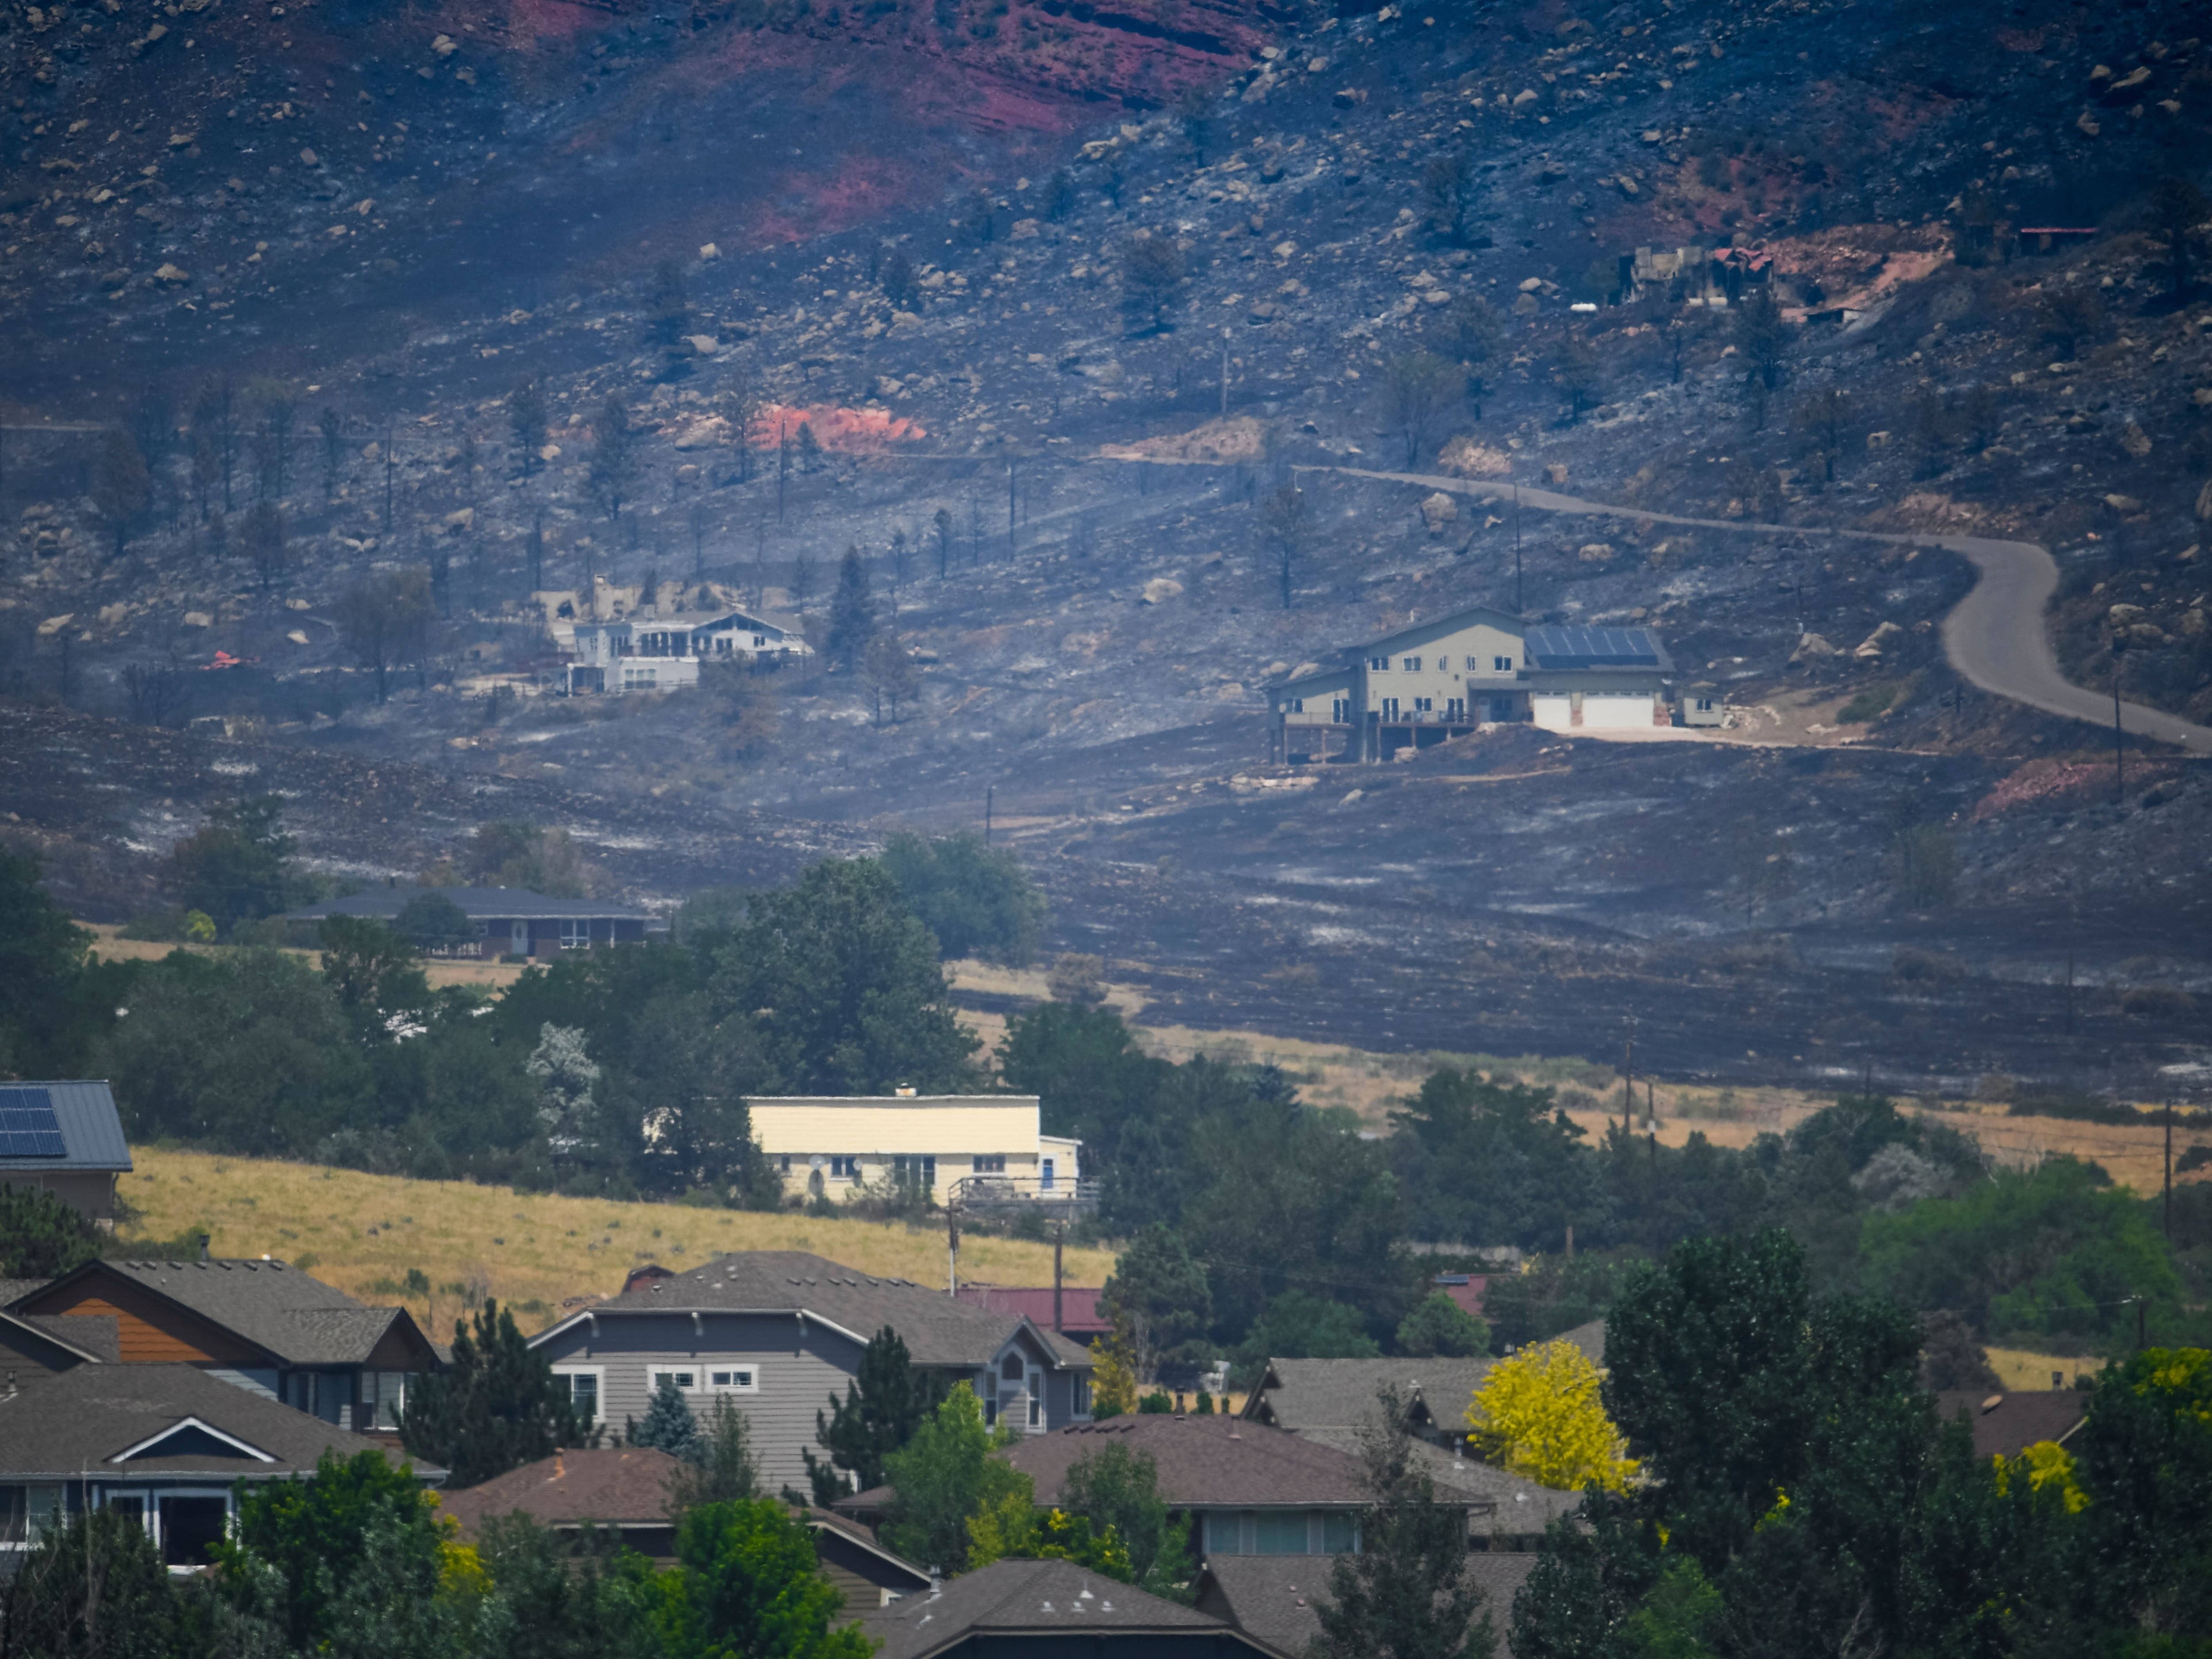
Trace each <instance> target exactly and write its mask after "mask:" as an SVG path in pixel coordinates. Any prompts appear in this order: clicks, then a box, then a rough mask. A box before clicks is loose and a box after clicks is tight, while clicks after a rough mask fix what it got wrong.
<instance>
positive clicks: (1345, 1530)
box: [1321, 1510, 1359, 1555]
mask: <svg viewBox="0 0 2212 1659" xmlns="http://www.w3.org/2000/svg"><path fill="white" fill-rule="evenodd" d="M1358 1524H1359V1523H1358V1517H1357V1516H1354V1515H1352V1512H1351V1511H1350V1510H1322V1512H1321V1553H1322V1554H1323V1555H1350V1554H1352V1553H1355V1552H1356V1551H1357V1550H1358V1548H1359V1531H1358Z"/></svg>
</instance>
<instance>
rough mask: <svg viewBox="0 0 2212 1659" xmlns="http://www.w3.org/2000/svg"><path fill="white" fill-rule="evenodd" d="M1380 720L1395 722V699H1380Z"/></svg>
mask: <svg viewBox="0 0 2212 1659" xmlns="http://www.w3.org/2000/svg"><path fill="white" fill-rule="evenodd" d="M1397 718H1398V700H1397V698H1395V697H1385V698H1383V719H1384V720H1396V719H1397Z"/></svg>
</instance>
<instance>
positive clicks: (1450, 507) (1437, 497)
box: [1421, 489, 1459, 536]
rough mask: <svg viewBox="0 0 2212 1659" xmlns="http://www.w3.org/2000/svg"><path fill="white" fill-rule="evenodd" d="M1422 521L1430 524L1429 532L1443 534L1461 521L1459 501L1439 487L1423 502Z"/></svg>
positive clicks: (1427, 524) (1434, 534)
mask: <svg viewBox="0 0 2212 1659" xmlns="http://www.w3.org/2000/svg"><path fill="white" fill-rule="evenodd" d="M1421 522H1422V523H1424V524H1425V525H1426V526H1428V527H1429V534H1431V536H1441V535H1443V533H1444V532H1445V530H1447V529H1448V528H1449V527H1450V526H1453V525H1455V524H1457V523H1458V522H1459V503H1458V502H1457V501H1454V500H1452V498H1451V497H1450V496H1449V495H1445V494H1444V492H1443V490H1441V489H1439V490H1437V492H1436V493H1435V494H1434V495H1431V496H1429V497H1428V498H1427V499H1426V500H1425V501H1423V502H1422V503H1421Z"/></svg>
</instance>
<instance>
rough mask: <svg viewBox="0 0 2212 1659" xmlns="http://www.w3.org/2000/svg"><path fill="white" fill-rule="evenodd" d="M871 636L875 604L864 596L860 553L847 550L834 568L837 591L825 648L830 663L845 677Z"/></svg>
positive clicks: (865, 588) (832, 597) (831, 604)
mask: <svg viewBox="0 0 2212 1659" xmlns="http://www.w3.org/2000/svg"><path fill="white" fill-rule="evenodd" d="M875 636H876V602H875V600H874V599H872V597H870V595H869V592H868V568H867V566H866V565H865V564H863V563H862V562H860V549H859V548H857V547H848V548H847V549H846V550H845V556H844V559H843V560H842V562H840V563H839V564H838V566H837V591H836V592H834V593H832V594H831V595H830V596H829V638H828V640H827V641H825V645H826V648H827V650H828V653H829V657H830V659H831V660H832V661H834V662H836V664H837V665H838V666H839V667H841V668H842V669H844V670H845V671H847V672H848V673H849V672H851V671H852V670H853V667H854V665H855V664H857V663H858V662H859V661H860V659H861V657H862V655H863V654H864V653H866V651H867V648H868V641H870V640H872V639H873V638H875Z"/></svg>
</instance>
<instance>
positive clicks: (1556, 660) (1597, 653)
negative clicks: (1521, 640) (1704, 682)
mask: <svg viewBox="0 0 2212 1659" xmlns="http://www.w3.org/2000/svg"><path fill="white" fill-rule="evenodd" d="M1528 652H1529V654H1530V655H1531V656H1533V657H1534V659H1536V660H1537V661H1538V662H1540V663H1542V664H1544V665H1547V666H1548V667H1566V666H1570V665H1572V666H1581V667H1607V668H1630V667H1651V668H1656V667H1657V666H1658V664H1659V647H1657V645H1656V644H1655V643H1654V642H1653V641H1652V638H1651V635H1650V630H1648V629H1642V628H1532V629H1529V630H1528Z"/></svg>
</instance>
